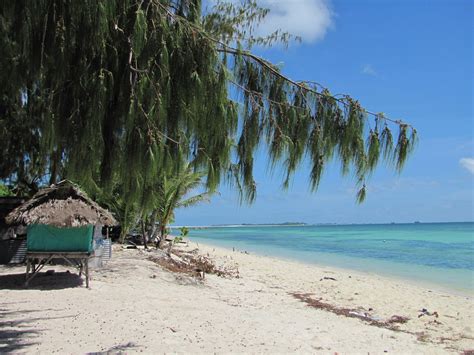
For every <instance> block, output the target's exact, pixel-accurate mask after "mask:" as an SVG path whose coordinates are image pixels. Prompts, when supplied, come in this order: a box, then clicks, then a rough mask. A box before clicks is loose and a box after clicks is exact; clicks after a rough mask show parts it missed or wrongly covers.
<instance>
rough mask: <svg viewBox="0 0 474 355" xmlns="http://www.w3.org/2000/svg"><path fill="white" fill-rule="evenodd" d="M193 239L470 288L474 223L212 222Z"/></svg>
mask: <svg viewBox="0 0 474 355" xmlns="http://www.w3.org/2000/svg"><path fill="white" fill-rule="evenodd" d="M190 237H191V240H193V241H196V242H198V243H199V242H202V243H206V244H210V245H215V246H221V247H226V248H234V247H235V248H236V249H239V250H247V251H249V252H253V253H256V254H260V255H268V256H274V257H281V258H287V259H294V260H298V261H301V262H306V263H314V264H319V265H328V266H335V267H341V268H346V269H354V270H359V271H364V272H372V273H377V274H381V275H388V276H395V277H400V278H405V279H410V280H413V281H421V282H425V283H430V284H435V285H439V286H442V287H444V288H450V289H454V290H459V291H468V292H474V223H420V224H387V225H382V224H380V225H324V226H302V227H300V226H298V227H290V226H269V227H260V226H259V227H257V226H245V227H212V228H207V229H200V230H191V231H190Z"/></svg>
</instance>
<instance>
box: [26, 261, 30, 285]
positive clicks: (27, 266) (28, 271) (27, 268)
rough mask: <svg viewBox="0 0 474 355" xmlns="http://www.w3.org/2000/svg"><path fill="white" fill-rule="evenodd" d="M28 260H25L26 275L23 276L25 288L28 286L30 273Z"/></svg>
mask: <svg viewBox="0 0 474 355" xmlns="http://www.w3.org/2000/svg"><path fill="white" fill-rule="evenodd" d="M30 263H31V261H30V259H28V258H27V259H26V275H25V286H28V276H29V273H30Z"/></svg>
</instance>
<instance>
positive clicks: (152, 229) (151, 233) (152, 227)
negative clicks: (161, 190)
mask: <svg viewBox="0 0 474 355" xmlns="http://www.w3.org/2000/svg"><path fill="white" fill-rule="evenodd" d="M157 215H158V211H157V210H155V211H153V212H152V214H151V216H150V220H149V222H148V241H150V242H152V241H153V238H154V237H155V234H156V216H157Z"/></svg>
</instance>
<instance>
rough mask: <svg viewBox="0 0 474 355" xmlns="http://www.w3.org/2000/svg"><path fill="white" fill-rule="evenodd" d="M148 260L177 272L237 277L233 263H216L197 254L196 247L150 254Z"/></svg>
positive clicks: (201, 276)
mask: <svg viewBox="0 0 474 355" xmlns="http://www.w3.org/2000/svg"><path fill="white" fill-rule="evenodd" d="M148 259H149V260H151V261H153V262H154V263H156V264H158V265H160V266H161V267H163V268H164V269H166V270H168V271H171V272H178V273H183V274H187V275H190V276H194V277H197V278H200V279H204V278H205V275H206V274H214V275H217V276H220V277H225V278H239V277H240V276H239V269H238V268H237V266H236V265H235V264H232V265H229V264H221V265H218V264H217V263H216V262H215V261H214V260H212V259H211V258H210V257H209V256H205V255H202V254H199V250H198V249H194V250H191V251H184V250H174V251H173V252H171V253H159V254H156V255H151V256H150V257H149V258H148Z"/></svg>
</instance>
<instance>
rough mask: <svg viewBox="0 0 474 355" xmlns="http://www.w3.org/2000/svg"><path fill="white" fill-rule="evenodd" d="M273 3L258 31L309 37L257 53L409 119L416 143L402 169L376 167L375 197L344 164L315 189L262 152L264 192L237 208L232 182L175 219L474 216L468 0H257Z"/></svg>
mask: <svg viewBox="0 0 474 355" xmlns="http://www.w3.org/2000/svg"><path fill="white" fill-rule="evenodd" d="M262 2H263V3H264V4H265V5H266V6H268V7H270V8H271V10H273V13H274V15H272V16H271V17H270V18H269V19H268V20H267V22H266V23H265V24H264V25H263V26H262V31H263V32H264V31H268V30H270V29H272V28H283V29H285V30H288V31H290V32H292V33H295V34H299V35H301V36H302V37H303V43H302V44H299V45H293V46H291V47H290V48H289V49H288V50H283V49H282V48H272V49H267V50H259V51H258V54H260V55H262V56H263V57H265V58H267V59H269V60H271V61H272V62H274V63H279V62H282V63H283V64H284V67H283V71H284V73H285V74H286V75H288V76H290V77H292V78H294V79H297V80H302V79H305V80H315V81H317V82H319V83H321V84H323V85H325V86H326V87H328V88H329V89H330V90H331V92H333V93H347V94H350V95H351V96H352V97H354V98H357V99H358V100H359V101H360V102H361V103H362V105H363V106H364V107H365V108H367V109H369V110H372V111H375V112H384V113H385V114H386V115H388V116H389V117H392V118H402V119H404V120H406V121H408V122H410V123H411V124H413V125H414V126H415V127H416V128H417V130H418V132H419V136H420V140H419V144H418V147H417V149H416V151H415V152H414V154H413V155H412V157H411V159H409V161H408V162H407V164H406V167H405V169H404V170H403V171H402V173H401V174H400V175H399V174H397V173H395V172H394V171H393V170H392V169H390V168H388V167H385V166H380V167H379V169H378V170H377V172H376V173H375V174H374V175H373V177H372V179H371V180H370V181H369V182H368V196H367V199H366V201H365V203H363V204H362V205H358V204H356V202H355V183H354V181H353V179H351V177H341V176H340V174H339V166H338V165H337V164H335V165H333V166H331V167H330V168H329V169H327V170H326V172H325V175H324V176H323V179H322V182H321V185H320V188H319V190H318V192H317V193H315V194H313V193H310V192H309V188H308V186H309V184H308V182H309V179H308V174H309V170H308V168H307V167H305V166H303V167H302V169H301V171H299V172H298V173H297V174H296V176H295V178H294V180H293V184H292V186H291V187H290V189H289V190H288V191H286V192H284V191H282V190H281V183H282V175H281V174H279V171H278V170H277V171H275V172H274V173H273V174H268V173H267V162H266V157H265V154H263V152H262V153H260V154H258V156H257V161H256V168H255V176H256V180H257V184H258V195H257V200H256V202H255V203H254V204H253V205H250V206H249V205H243V206H241V205H239V201H238V196H237V194H236V192H234V191H231V190H229V189H228V188H226V187H225V186H223V187H222V188H220V195H216V196H215V197H214V198H212V200H211V202H210V203H208V204H204V205H200V206H196V207H193V208H189V209H183V210H178V211H177V213H176V221H175V223H176V224H179V225H208V224H227V223H268V222H286V221H302V222H307V223H328V222H330V223H334V222H335V223H384V222H392V221H393V222H413V221H415V220H420V221H426V222H428V221H472V220H474V205H473V203H474V138H473V137H474V120H473V118H474V117H473V111H474V107H473V106H474V103H473V97H474V95H473V94H474V93H473V80H474V79H473V77H474V68H473V59H474V58H473V46H474V44H473V32H474V31H473V28H474V18H473V17H474V15H473V14H474V6H473V4H472V1H471V0H449V1H448V0H445V1H441V0H431V1H429V0H425V1H421V0H410V1H408V0H399V1H395V0H377V1H376V0H371V1H368V0H360V1H352V0H343V1H338V0H333V1H331V2H329V1H327V0H294V1H283V0H262Z"/></svg>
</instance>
